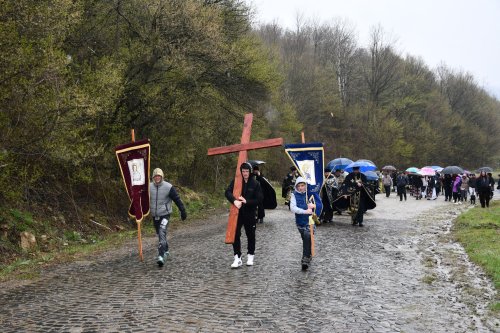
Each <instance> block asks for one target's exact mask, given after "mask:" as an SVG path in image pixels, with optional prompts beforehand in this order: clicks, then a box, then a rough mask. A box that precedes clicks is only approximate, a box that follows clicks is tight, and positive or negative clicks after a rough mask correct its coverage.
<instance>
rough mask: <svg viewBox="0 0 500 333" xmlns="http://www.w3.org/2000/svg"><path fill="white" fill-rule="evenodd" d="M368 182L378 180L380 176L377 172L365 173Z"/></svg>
mask: <svg viewBox="0 0 500 333" xmlns="http://www.w3.org/2000/svg"><path fill="white" fill-rule="evenodd" d="M363 173H364V174H365V176H366V180H378V175H377V173H376V172H375V171H364V172H363Z"/></svg>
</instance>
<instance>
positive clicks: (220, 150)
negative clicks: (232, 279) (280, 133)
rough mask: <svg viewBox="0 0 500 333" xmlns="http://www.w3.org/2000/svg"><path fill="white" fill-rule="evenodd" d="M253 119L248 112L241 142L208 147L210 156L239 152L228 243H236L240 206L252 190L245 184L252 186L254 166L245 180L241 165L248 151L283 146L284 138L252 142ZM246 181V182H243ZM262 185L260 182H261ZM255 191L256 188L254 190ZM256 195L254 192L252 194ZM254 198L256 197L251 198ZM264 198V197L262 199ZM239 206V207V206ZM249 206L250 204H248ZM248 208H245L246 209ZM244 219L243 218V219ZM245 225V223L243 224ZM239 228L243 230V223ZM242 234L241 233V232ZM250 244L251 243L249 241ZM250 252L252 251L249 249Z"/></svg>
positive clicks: (237, 256)
mask: <svg viewBox="0 0 500 333" xmlns="http://www.w3.org/2000/svg"><path fill="white" fill-rule="evenodd" d="M252 121H253V114H252V113H247V114H246V115H245V119H244V121H243V132H242V134H241V143H239V144H235V145H231V146H225V147H217V148H209V149H208V156H213V155H220V154H228V153H235V152H238V164H237V167H236V172H235V177H234V180H233V182H232V183H231V184H232V185H230V188H232V197H229V198H228V200H229V201H230V202H231V203H232V205H231V208H230V209H229V218H228V223H227V229H226V243H227V244H234V243H235V242H236V241H235V238H236V237H235V236H236V229H237V228H236V227H237V226H238V221H239V218H238V216H239V213H240V208H241V207H242V206H245V205H248V199H249V197H248V196H249V195H250V192H249V191H248V190H249V189H250V187H249V188H248V189H244V188H243V185H245V186H250V185H251V183H253V181H252V182H251V183H249V182H250V170H251V168H252V166H251V165H249V166H248V167H249V168H250V169H248V180H247V181H243V180H242V178H243V175H246V174H247V171H245V170H246V169H245V167H244V168H242V169H240V166H242V165H243V164H245V163H244V162H246V161H247V160H248V158H247V157H248V155H247V151H248V150H254V149H262V148H270V147H277V146H281V145H282V144H283V139H282V138H274V139H267V140H261V141H254V142H250V132H251V130H252ZM254 181H255V180H254ZM243 183H244V184H243ZM259 187H260V184H259ZM254 191H255V190H254ZM252 195H254V194H252ZM250 199H254V198H250ZM260 200H262V199H260ZM238 206H239V207H238ZM248 206H249V205H248ZM246 209H247V208H245V210H246ZM252 218H253V223H255V210H254V215H253V217H252ZM242 221H243V220H242ZM242 225H244V224H242ZM238 230H241V225H240V228H239V229H238ZM253 231H254V232H255V227H254V228H253ZM246 233H247V236H248V235H249V232H248V230H246ZM240 234H241V233H240ZM238 242H239V236H238ZM249 246H250V243H249ZM239 247H240V246H238V247H233V249H234V252H235V262H234V263H233V264H234V266H235V267H240V266H241V250H240V251H237V250H238V249H239ZM254 247H255V246H254ZM249 252H250V251H249ZM249 254H251V255H252V256H251V257H249V259H250V260H249V262H247V265H250V266H251V265H253V255H254V254H253V251H252V253H249Z"/></svg>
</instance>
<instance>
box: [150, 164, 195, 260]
mask: <svg viewBox="0 0 500 333" xmlns="http://www.w3.org/2000/svg"><path fill="white" fill-rule="evenodd" d="M163 178H164V175H163V171H162V170H161V169H160V168H156V169H154V170H153V181H152V182H151V183H150V184H149V209H150V211H151V217H152V218H153V223H154V227H155V230H156V234H157V235H158V259H157V261H156V262H157V263H158V266H160V267H161V266H163V264H164V263H165V259H166V257H167V256H168V255H169V252H168V243H167V226H168V223H169V221H170V214H172V201H173V202H175V204H176V205H177V208H179V211H180V212H181V219H182V220H183V221H184V220H186V218H187V214H186V209H185V208H184V204H183V203H182V200H181V198H180V197H179V194H178V193H177V191H176V190H175V187H173V186H172V184H170V183H169V182H166V181H165V180H164V179H163Z"/></svg>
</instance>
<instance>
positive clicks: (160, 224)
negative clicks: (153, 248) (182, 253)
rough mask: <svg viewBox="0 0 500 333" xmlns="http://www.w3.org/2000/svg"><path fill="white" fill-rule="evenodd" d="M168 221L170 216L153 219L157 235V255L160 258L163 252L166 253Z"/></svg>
mask: <svg viewBox="0 0 500 333" xmlns="http://www.w3.org/2000/svg"><path fill="white" fill-rule="evenodd" d="M169 219H170V215H165V216H160V217H154V218H153V222H154V226H155V230H156V234H157V235H158V255H159V256H162V257H163V256H164V255H165V252H168V243H167V228H168V222H169Z"/></svg>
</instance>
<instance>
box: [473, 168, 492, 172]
mask: <svg viewBox="0 0 500 333" xmlns="http://www.w3.org/2000/svg"><path fill="white" fill-rule="evenodd" d="M476 171H477V172H481V171H484V172H493V169H492V168H490V167H481V168H479V169H477V170H476Z"/></svg>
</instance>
